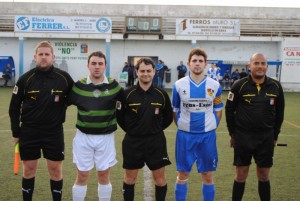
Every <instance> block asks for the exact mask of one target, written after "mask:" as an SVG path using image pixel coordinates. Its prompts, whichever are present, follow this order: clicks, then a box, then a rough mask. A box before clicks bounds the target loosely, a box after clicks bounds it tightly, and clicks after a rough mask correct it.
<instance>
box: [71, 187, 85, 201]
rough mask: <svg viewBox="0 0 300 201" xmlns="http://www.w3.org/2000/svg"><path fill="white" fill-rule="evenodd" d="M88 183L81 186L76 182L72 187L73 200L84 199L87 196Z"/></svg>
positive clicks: (79, 200)
mask: <svg viewBox="0 0 300 201" xmlns="http://www.w3.org/2000/svg"><path fill="white" fill-rule="evenodd" d="M86 191H87V185H85V186H79V185H76V184H74V185H73V188H72V194H73V201H84V198H85V196H86Z"/></svg>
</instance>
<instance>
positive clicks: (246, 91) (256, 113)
mask: <svg viewBox="0 0 300 201" xmlns="http://www.w3.org/2000/svg"><path fill="white" fill-rule="evenodd" d="M225 110H226V113H225V114H226V122H227V127H228V130H229V134H230V135H232V134H234V133H235V130H239V131H243V132H245V133H249V134H263V133H264V132H266V131H270V132H274V139H275V140H277V138H278V134H279V132H280V128H281V124H282V122H283V118H284V95H283V90H282V87H281V85H280V83H279V82H278V81H276V80H274V79H272V78H269V77H266V79H265V82H264V83H263V84H260V85H259V86H257V85H256V84H255V83H254V82H253V80H252V78H251V75H249V76H248V77H245V78H243V79H240V80H238V81H236V82H235V84H234V85H233V86H232V88H231V91H230V92H229V94H228V97H227V102H226V106H225Z"/></svg>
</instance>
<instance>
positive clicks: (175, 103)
mask: <svg viewBox="0 0 300 201" xmlns="http://www.w3.org/2000/svg"><path fill="white" fill-rule="evenodd" d="M172 106H173V112H178V111H179V108H180V97H179V93H178V92H177V87H176V84H175V85H174V87H173V91H172Z"/></svg>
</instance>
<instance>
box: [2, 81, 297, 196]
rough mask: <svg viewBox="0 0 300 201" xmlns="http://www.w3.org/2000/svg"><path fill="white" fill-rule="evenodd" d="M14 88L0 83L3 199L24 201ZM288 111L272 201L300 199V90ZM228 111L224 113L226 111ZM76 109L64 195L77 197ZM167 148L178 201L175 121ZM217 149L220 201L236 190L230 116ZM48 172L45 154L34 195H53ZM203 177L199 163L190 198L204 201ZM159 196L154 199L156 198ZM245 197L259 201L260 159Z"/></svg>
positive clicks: (118, 181) (92, 185) (118, 185)
mask: <svg viewBox="0 0 300 201" xmlns="http://www.w3.org/2000/svg"><path fill="white" fill-rule="evenodd" d="M11 91H12V88H2V87H1V88H0V97H1V102H0V103H1V104H0V112H1V113H0V125H1V126H0V200H1V201H2V200H3V201H19V200H21V178H22V167H21V164H20V173H19V174H18V175H14V174H13V161H14V147H13V143H12V140H11V131H10V123H9V116H8V107H9V101H10V97H11ZM226 94H227V93H226V92H225V93H224V95H223V102H224V103H225V101H226ZM285 98H286V110H285V121H284V123H283V126H282V132H281V134H280V135H279V140H278V142H281V143H287V144H288V146H287V147H276V149H275V156H274V166H273V168H272V169H271V176H270V177H271V187H272V201H296V200H299V198H300V192H299V189H300V182H299V181H300V154H299V153H300V146H299V142H300V107H299V105H298V104H299V101H300V93H285ZM223 114H224V113H223ZM75 122H76V108H75V107H73V106H71V107H69V108H68V111H67V120H66V123H65V124H64V127H65V143H66V148H65V153H66V158H65V161H64V166H63V174H64V189H63V190H64V192H63V200H72V195H71V189H72V185H73V183H74V180H75V177H76V168H75V166H74V165H73V163H72V140H73V137H74V134H75V126H74V125H75ZM165 133H166V136H167V142H168V152H169V156H170V159H171V161H172V162H173V164H172V165H170V166H167V167H166V174H167V180H168V194H167V200H168V201H171V200H174V184H175V180H176V169H175V159H174V149H175V148H174V142H175V135H176V127H175V125H174V124H172V125H171V126H170V127H169V128H168V129H167V130H166V131H165ZM123 136H124V133H123V132H122V130H121V129H118V130H117V131H116V149H117V159H118V161H119V162H118V164H117V165H116V166H114V167H113V168H112V172H111V183H112V185H113V195H112V200H113V201H121V200H122V199H123V197H122V181H123V169H122V153H121V142H122V139H123ZM218 151H219V164H218V169H217V171H216V173H215V183H216V201H230V200H231V189H232V183H233V178H234V167H233V166H232V158H233V150H232V149H231V148H230V147H229V136H228V133H227V129H226V123H225V115H223V118H222V121H221V123H220V127H219V128H218ZM49 188H50V187H49V176H48V171H47V168H46V165H45V160H44V159H41V160H40V162H39V168H38V172H37V175H36V186H35V190H34V197H33V200H35V201H40V200H51V194H50V190H49ZM201 196H202V193H201V179H200V176H199V174H198V173H196V168H195V167H194V168H193V170H192V172H191V175H190V179H189V188H188V198H187V200H188V201H195V200H201ZM96 200H98V199H97V180H96V176H95V170H93V171H91V173H90V179H89V183H88V192H87V197H86V201H96ZM135 200H137V201H141V200H143V171H142V170H141V171H140V173H139V178H138V182H137V184H136V193H135ZM153 200H154V199H153ZM243 200H245V201H255V200H259V197H258V193H257V179H256V173H255V164H253V165H252V166H251V168H250V173H249V177H248V180H247V183H246V189H245V194H244V199H243Z"/></svg>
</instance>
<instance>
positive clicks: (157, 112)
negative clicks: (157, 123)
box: [154, 107, 159, 115]
mask: <svg viewBox="0 0 300 201" xmlns="http://www.w3.org/2000/svg"><path fill="white" fill-rule="evenodd" d="M154 114H156V115H158V114H159V108H158V107H156V108H155V113H154Z"/></svg>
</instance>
